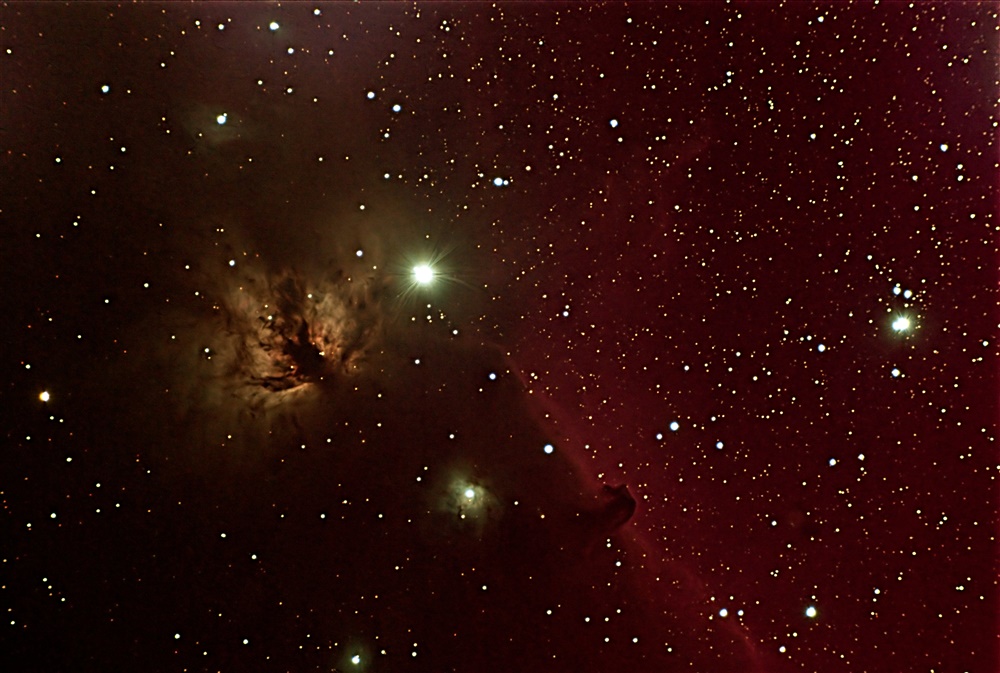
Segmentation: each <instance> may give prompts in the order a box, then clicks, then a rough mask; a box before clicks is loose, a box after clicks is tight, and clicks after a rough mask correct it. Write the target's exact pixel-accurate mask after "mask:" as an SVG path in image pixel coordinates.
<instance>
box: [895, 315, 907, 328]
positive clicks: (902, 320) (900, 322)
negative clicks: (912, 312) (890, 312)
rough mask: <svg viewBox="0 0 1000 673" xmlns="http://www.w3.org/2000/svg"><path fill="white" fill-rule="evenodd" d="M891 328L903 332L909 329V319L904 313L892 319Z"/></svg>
mask: <svg viewBox="0 0 1000 673" xmlns="http://www.w3.org/2000/svg"><path fill="white" fill-rule="evenodd" d="M892 328H893V329H894V330H896V331H897V332H905V331H906V330H908V329H910V319H909V318H907V317H906V316H905V315H901V316H899V317H898V318H896V319H895V320H893V321H892Z"/></svg>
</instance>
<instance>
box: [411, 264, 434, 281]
mask: <svg viewBox="0 0 1000 673" xmlns="http://www.w3.org/2000/svg"><path fill="white" fill-rule="evenodd" d="M436 275H437V274H436V273H435V272H434V268H433V267H432V266H431V265H430V264H417V265H416V266H414V267H413V280H414V281H415V282H416V283H417V285H430V283H431V282H432V281H433V280H434V277H435V276H436Z"/></svg>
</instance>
